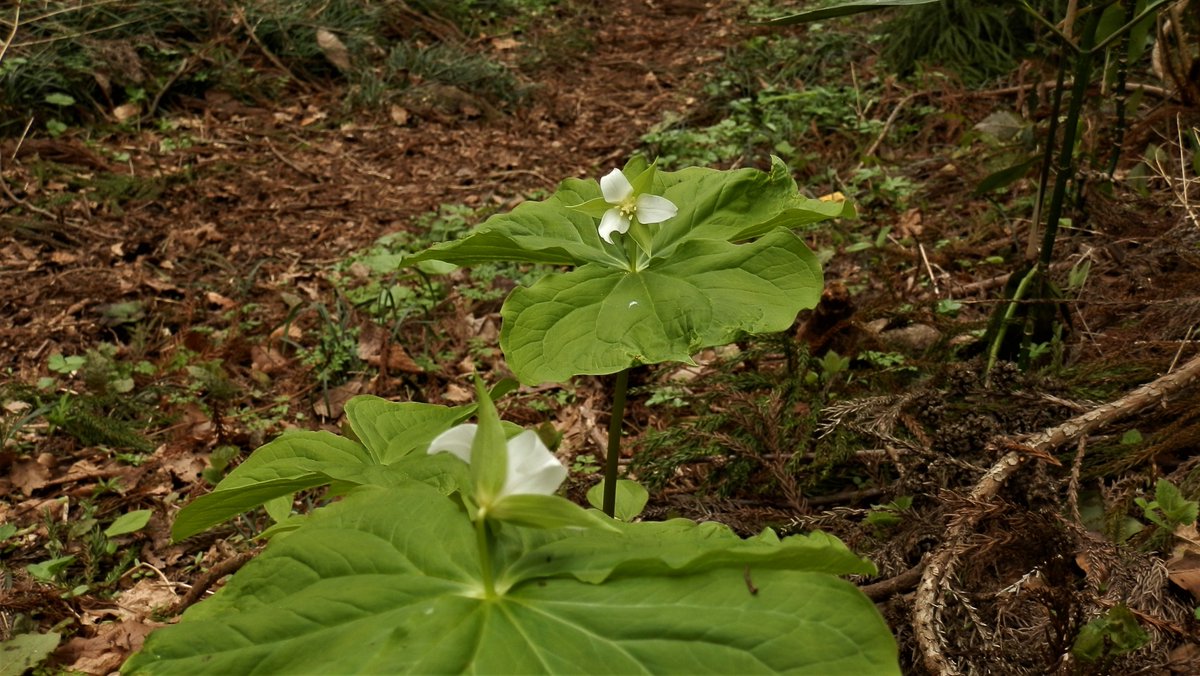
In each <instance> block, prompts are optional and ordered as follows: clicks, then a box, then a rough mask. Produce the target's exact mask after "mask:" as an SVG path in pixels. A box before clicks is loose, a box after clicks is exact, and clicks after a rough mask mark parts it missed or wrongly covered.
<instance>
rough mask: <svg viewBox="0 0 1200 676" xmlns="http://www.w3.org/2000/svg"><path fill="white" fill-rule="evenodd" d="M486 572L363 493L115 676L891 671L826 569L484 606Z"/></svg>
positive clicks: (880, 636)
mask: <svg viewBox="0 0 1200 676" xmlns="http://www.w3.org/2000/svg"><path fill="white" fill-rule="evenodd" d="M506 529H507V527H506V528H505V529H501V531H500V532H499V533H498V535H497V537H501V538H504V537H506V536H505V530H506ZM516 530H520V529H516ZM538 532H539V533H543V534H544V533H547V532H546V531H538ZM585 532H586V533H588V534H591V533H594V531H585ZM521 541H522V538H520V537H516V538H515V539H513V540H512V541H511V542H510V543H509V548H510V549H511V548H512V546H515V545H514V544H513V543H516V544H517V545H519V543H520V542H521ZM503 548H504V547H500V549H503ZM479 565H480V564H479V557H478V553H477V549H476V543H475V533H474V529H473V528H472V527H471V524H470V522H469V521H468V519H467V517H466V515H465V514H463V512H462V511H461V509H460V508H459V507H457V506H456V505H455V504H454V503H453V502H452V501H451V500H450V499H448V498H446V497H444V496H442V495H440V494H438V493H437V491H435V490H434V489H432V488H430V487H428V486H424V485H421V484H415V483H411V484H407V485H404V486H400V487H395V488H374V487H371V488H364V489H360V490H358V491H355V492H354V493H352V494H350V495H349V496H347V498H346V499H345V500H343V501H342V502H340V503H337V504H335V505H331V506H330V507H328V508H324V509H322V510H321V511H319V512H318V513H316V514H314V515H313V516H311V517H309V519H308V520H307V521H306V522H305V523H304V524H303V525H302V526H300V528H298V529H297V530H295V531H294V532H293V533H292V534H291V535H289V536H288V537H287V538H284V539H281V540H275V541H272V543H271V544H270V545H269V546H268V548H267V550H266V551H265V552H264V553H263V554H262V555H261V556H260V557H259V558H257V559H256V560H254V561H251V562H250V563H249V564H247V565H246V566H245V567H244V568H243V569H242V570H240V571H239V572H238V573H237V574H235V575H234V577H233V578H232V579H231V581H230V582H229V583H228V584H227V585H226V586H225V587H224V588H223V589H222V590H221V591H220V592H218V593H217V594H216V595H215V596H214V597H213V598H211V599H209V600H207V601H205V602H203V603H200V604H198V605H196V606H193V607H192V608H190V609H189V610H188V611H187V612H186V613H185V614H184V615H183V618H182V620H181V621H180V623H179V624H177V625H174V626H169V627H165V628H163V629H161V630H159V631H157V632H155V633H154V634H152V635H151V636H150V637H149V638H148V639H147V640H146V643H145V645H144V647H143V649H142V651H141V652H139V653H138V654H136V655H134V656H133V657H132V658H130V660H129V661H128V662H127V663H126V664H125V665H124V667H123V669H122V671H123V673H126V674H228V673H289V674H300V673H367V672H370V673H380V672H385V673H398V674H399V673H422V674H426V673H481V674H482V673H497V674H508V673H600V672H603V673H643V674H652V673H653V674H657V673H688V674H698V673H739V674H742V673H745V674H752V673H822V674H865V673H870V674H881V673H882V674H892V673H899V671H898V660H897V649H896V644H895V641H894V640H893V638H892V636H891V634H890V632H889V631H888V629H887V626H886V624H885V623H884V622H883V619H882V618H881V617H880V616H879V613H878V611H876V609H875V607H874V605H873V604H872V603H871V602H870V600H869V599H867V598H866V597H865V596H864V595H863V594H862V593H861V592H859V591H858V590H857V589H855V588H854V587H853V585H850V584H849V583H847V582H845V581H843V580H840V579H838V578H836V577H834V576H832V575H828V574H825V573H817V572H808V571H792V570H770V569H763V570H759V569H757V568H753V569H744V568H743V569H737V568H721V569H716V570H710V571H705V572H696V573H694V574H689V575H678V576H672V577H666V578H663V577H653V576H643V577H637V576H629V577H622V578H620V579H614V580H611V581H609V582H607V583H605V584H603V585H593V584H589V583H586V582H582V581H580V580H577V579H572V578H545V579H531V580H527V581H524V582H523V583H521V584H519V585H517V586H515V587H513V588H510V589H508V590H507V592H506V593H505V594H503V595H501V596H499V597H496V598H492V599H486V598H484V595H483V593H482V584H481V582H480V581H479V578H480V575H479Z"/></svg>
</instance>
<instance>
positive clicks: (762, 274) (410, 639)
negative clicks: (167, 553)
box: [123, 160, 898, 674]
mask: <svg viewBox="0 0 1200 676" xmlns="http://www.w3.org/2000/svg"><path fill="white" fill-rule="evenodd" d="M847 209H848V208H847V207H846V206H844V205H842V204H836V203H833V204H830V203H824V202H820V201H817V200H809V199H805V198H803V197H800V196H799V195H798V193H797V191H796V186H795V183H794V182H793V181H792V179H791V176H790V173H789V172H788V171H787V169H786V168H785V167H783V166H782V164H781V163H780V162H778V161H776V162H775V163H774V164H773V166H772V168H771V171H770V172H760V171H756V170H752V169H750V170H739V171H734V172H720V171H713V170H705V169H692V170H684V171H680V172H673V173H672V172H657V171H656V170H655V168H654V166H653V165H649V164H647V163H646V162H644V161H640V160H634V161H632V162H631V163H630V164H628V165H627V166H626V167H625V169H624V170H614V171H612V172H611V173H609V174H608V175H606V176H605V177H603V178H602V179H601V180H600V181H599V182H596V181H582V180H568V181H564V182H563V184H562V185H560V187H559V189H558V191H557V192H556V193H555V194H554V195H553V196H551V197H550V198H549V199H547V200H545V201H543V202H537V203H527V204H525V205H522V206H520V207H518V208H517V209H515V210H514V211H513V212H512V213H511V214H504V215H500V216H497V217H493V218H492V219H489V221H488V222H487V223H485V224H484V225H483V226H482V227H481V228H480V229H478V230H477V231H476V232H474V233H472V234H470V235H468V236H467V237H465V238H464V239H461V240H458V241H456V242H450V243H447V244H444V245H438V246H436V247H433V248H432V249H430V250H427V251H426V252H423V253H421V254H418V255H417V256H413V257H410V259H408V262H409V263H412V264H418V263H422V262H427V261H439V260H440V261H444V262H448V263H454V264H472V263H478V262H483V261H495V260H521V261H528V262H538V263H551V264H555V265H563V266H573V267H574V269H573V270H570V271H568V272H553V273H550V274H547V275H546V276H545V277H543V278H542V279H541V280H540V281H538V282H536V283H535V284H533V285H532V286H530V287H527V288H520V289H517V290H516V291H514V292H513V293H512V294H511V295H510V296H509V298H508V300H507V301H506V303H505V305H504V309H503V311H502V315H503V317H504V325H503V329H502V331H501V347H502V348H503V349H504V351H505V354H506V357H507V359H508V361H509V364H510V366H511V367H512V368H513V370H514V372H515V373H516V374H517V376H518V378H520V379H521V380H522V381H524V382H527V383H536V382H544V381H546V380H559V379H565V378H569V377H571V376H573V375H580V374H604V373H613V372H620V373H622V374H626V375H627V373H628V369H629V368H630V367H632V366H634V365H636V364H639V363H653V362H660V361H690V360H691V355H692V354H694V353H695V352H696V351H697V350H699V349H700V348H702V347H706V346H710V345H718V344H723V343H726V342H729V341H730V340H733V339H734V338H736V337H737V336H739V335H741V334H742V333H752V332H761V331H770V330H782V329H784V328H786V327H787V326H788V325H790V323H791V322H792V321H793V319H794V318H795V315H796V312H797V311H798V310H799V309H800V308H803V307H810V306H811V305H812V304H814V303H815V302H816V299H817V296H818V295H819V293H820V289H821V273H820V268H819V265H818V264H817V261H816V258H815V256H813V254H812V252H811V251H810V250H809V249H808V247H806V246H805V245H804V243H803V241H802V240H801V239H800V238H799V237H798V236H797V235H796V234H794V232H793V230H792V229H793V228H796V227H801V226H804V225H807V224H810V223H814V222H817V221H820V220H824V219H827V218H831V217H833V216H837V215H842V214H844V213H846V211H847ZM619 382H622V383H624V382H625V380H624V378H622V379H620V381H619ZM515 385H516V384H515V383H514V382H512V381H507V382H505V383H502V384H501V385H498V386H497V387H496V388H495V389H493V390H492V391H491V392H487V391H486V390H485V389H484V387H483V385H482V382H480V381H478V380H477V381H476V389H477V394H478V397H477V403H476V404H475V405H472V406H460V407H454V408H450V407H444V406H435V405H431V404H421V403H393V402H388V401H385V400H383V399H379V398H377V397H356V398H355V399H352V400H351V401H350V402H349V403H348V404H347V405H346V418H347V421H348V424H349V429H348V430H347V436H339V435H335V434H331V433H328V432H292V433H289V434H285V435H283V436H281V437H280V438H278V439H276V440H275V441H272V442H271V443H269V444H267V445H265V446H263V447H262V448H260V449H258V450H257V451H255V452H254V453H253V454H252V455H251V456H250V457H249V458H248V459H247V460H246V462H244V463H243V464H241V465H240V466H238V467H237V468H235V469H234V470H233V471H232V472H231V473H230V474H229V475H228V476H227V477H226V478H225V479H224V480H222V481H221V482H220V483H219V484H218V485H217V487H216V488H215V489H214V490H213V492H212V493H210V494H208V495H206V496H203V497H201V498H199V499H197V500H195V501H194V502H192V503H191V504H189V505H187V506H186V507H185V508H184V509H183V510H182V511H181V512H180V514H179V516H178V518H177V519H176V521H175V524H174V526H173V529H172V535H173V536H174V537H175V538H176V539H180V538H184V537H188V536H190V535H192V534H195V533H197V532H200V531H202V530H204V529H206V528H208V527H211V526H213V525H215V524H217V523H220V522H221V521H223V520H225V519H228V518H231V517H233V516H235V515H237V514H240V513H243V512H245V511H247V510H250V509H253V508H255V507H258V506H265V507H266V508H267V511H268V513H270V514H271V515H272V516H273V517H274V518H275V519H276V521H277V522H278V523H277V524H276V526H274V527H273V528H271V529H269V530H268V532H267V533H266V535H267V536H268V537H271V538H272V540H271V542H270V544H269V545H268V547H267V548H266V550H265V551H264V552H263V554H262V555H261V556H259V557H258V558H257V559H256V560H254V561H252V562H250V563H249V564H247V565H246V566H245V567H244V568H243V569H242V570H240V571H239V572H238V573H237V574H235V575H234V576H233V578H232V579H231V581H230V582H229V583H228V585H227V586H226V587H225V588H223V589H222V590H221V591H220V592H218V593H217V594H216V595H215V596H214V597H213V598H212V599H210V600H207V601H205V602H203V603H201V604H199V605H197V606H195V607H193V608H191V609H189V610H188V611H187V612H186V613H185V614H184V615H183V617H182V618H181V621H180V622H179V623H178V624H177V625H175V626H172V627H167V628H165V629H163V630H160V631H158V632H156V633H154V634H153V635H151V636H150V637H149V638H148V639H147V641H146V644H145V646H144V648H143V650H142V651H141V652H140V653H138V654H137V655H134V656H133V657H132V658H130V660H129V661H128V662H127V663H126V664H125V666H124V668H123V671H124V672H125V673H129V674H143V673H145V674H160V673H162V674H165V673H188V674H192V673H222V674H223V673H361V672H370V673H376V672H386V673H455V672H470V673H502V674H507V673H689V674H692V673H736V674H749V673H777V672H793V673H820V674H875V673H885V674H890V673H898V657H897V649H896V644H895V640H894V639H893V637H892V635H891V633H890V632H889V631H888V628H887V626H886V624H885V623H884V621H883V619H882V618H881V617H880V615H879V613H878V611H877V610H876V609H875V606H874V605H873V604H872V603H871V601H870V600H869V599H867V597H866V596H864V595H863V594H862V593H861V592H860V591H859V590H858V589H857V588H856V587H854V585H852V584H850V583H849V582H847V581H845V580H842V579H840V578H839V577H838V576H840V575H849V574H858V575H871V574H874V573H875V567H874V566H873V565H872V564H871V563H870V562H869V561H866V560H864V559H861V558H860V557H858V556H856V555H855V554H854V553H853V552H851V551H850V550H849V549H848V548H847V547H846V546H845V545H844V544H843V543H842V542H840V541H839V540H837V539H836V538H833V537H831V536H828V535H825V534H823V533H812V534H808V535H793V536H790V537H786V538H780V537H778V536H777V535H776V534H775V533H774V532H773V531H772V530H770V529H767V530H764V531H763V532H762V533H760V534H759V535H757V536H755V537H752V538H748V539H743V538H741V537H739V536H738V535H736V534H735V533H733V532H732V531H731V530H730V529H729V528H727V527H725V526H723V525H720V524H716V523H695V522H693V521H689V520H686V519H673V520H670V521H666V522H661V523H647V522H635V521H633V519H634V518H635V517H636V516H637V514H638V512H639V511H640V510H641V508H642V506H644V505H645V502H646V492H645V490H644V489H641V487H639V486H637V485H636V484H634V483H633V482H629V481H624V482H620V483H618V482H616V481H615V472H613V473H611V474H610V476H609V477H608V480H606V483H605V486H604V488H605V498H604V505H605V512H604V513H602V512H599V511H597V510H594V509H585V508H583V507H580V506H578V505H576V504H574V503H572V502H570V501H569V500H566V499H565V498H563V497H560V496H558V495H557V494H556V493H557V492H558V490H559V488H560V485H561V484H562V482H563V480H564V479H565V478H566V476H567V471H566V469H565V467H563V466H562V464H561V463H560V462H559V461H558V459H557V458H555V456H554V455H553V454H552V453H551V452H550V451H549V450H548V449H547V448H546V446H545V445H544V444H543V443H542V441H541V440H540V438H539V437H538V436H537V434H535V433H534V432H532V431H523V430H521V429H519V428H517V427H516V426H513V425H509V424H505V423H502V422H501V421H500V419H499V416H498V415H497V413H496V409H495V405H494V403H493V399H494V398H495V397H498V396H501V395H502V394H503V393H504V392H505V391H506V390H508V389H511V387H513V386H515ZM619 395H620V398H621V400H622V401H623V398H624V385H622V386H621V388H619ZM472 415H475V416H476V418H477V423H466V422H465V421H466V420H467V419H468V418H469V417H470V416H472ZM619 419H620V414H619V413H618V412H614V420H615V421H616V423H618V424H619ZM618 430H619V428H618ZM617 436H619V435H617ZM616 450H617V449H616V448H615V447H612V446H610V449H609V455H610V459H611V458H615V457H616V455H617V453H616ZM611 464H612V463H610V465H611ZM326 485H327V486H329V491H330V495H332V496H335V497H340V499H338V500H337V501H335V502H333V503H331V504H328V505H326V506H323V507H320V508H318V509H317V510H315V511H314V512H313V513H311V514H309V515H301V516H292V515H291V514H290V511H291V504H292V497H293V495H294V493H295V491H299V490H304V489H310V488H316V487H319V486H326ZM618 488H620V489H621V490H618ZM590 497H591V496H590ZM591 499H593V500H594V497H591ZM614 502H616V503H618V504H615V505H614V504H613V503H614ZM606 513H607V515H606ZM612 514H616V515H618V516H619V517H620V518H619V519H618V518H613V517H612V516H609V515H612Z"/></svg>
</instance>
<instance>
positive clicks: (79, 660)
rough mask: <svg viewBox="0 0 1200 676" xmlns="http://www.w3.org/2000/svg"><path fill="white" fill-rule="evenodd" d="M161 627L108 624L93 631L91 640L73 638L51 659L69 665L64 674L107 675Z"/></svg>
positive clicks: (121, 623)
mask: <svg viewBox="0 0 1200 676" xmlns="http://www.w3.org/2000/svg"><path fill="white" fill-rule="evenodd" d="M161 626H162V625H161V624H144V623H142V622H112V623H109V624H102V625H99V626H97V627H96V635H95V636H93V637H91V638H78V637H77V638H73V639H71V640H69V641H67V642H66V643H64V644H63V645H61V646H59V648H58V650H56V651H55V652H54V654H55V656H56V657H57V658H58V659H60V660H62V661H63V662H70V663H71V666H70V667H69V668H68V671H78V672H83V673H85V674H109V673H112V672H114V671H116V670H117V669H119V668H120V667H121V664H122V663H123V662H124V661H125V659H126V658H128V657H129V656H130V655H131V654H133V653H134V652H135V651H137V650H140V649H141V647H142V643H143V642H145V640H146V636H147V635H148V634H149V633H150V632H152V631H154V630H155V629H157V628H159V627H161Z"/></svg>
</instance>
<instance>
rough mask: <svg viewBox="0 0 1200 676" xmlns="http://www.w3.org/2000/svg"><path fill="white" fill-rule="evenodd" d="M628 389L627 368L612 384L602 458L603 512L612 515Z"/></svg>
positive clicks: (615, 503) (615, 499)
mask: <svg viewBox="0 0 1200 676" xmlns="http://www.w3.org/2000/svg"><path fill="white" fill-rule="evenodd" d="M628 389H629V369H628V368H627V369H624V370H623V371H621V372H620V373H618V374H617V381H616V382H615V383H614V384H613V405H612V415H611V416H610V417H609V420H608V454H607V455H606V456H605V458H604V501H603V503H602V508H603V510H604V513H605V514H607V515H609V516H613V514H614V513H615V512H616V509H617V467H618V463H619V462H620V460H621V421H622V419H623V418H624V417H625V393H626V391H627V390H628Z"/></svg>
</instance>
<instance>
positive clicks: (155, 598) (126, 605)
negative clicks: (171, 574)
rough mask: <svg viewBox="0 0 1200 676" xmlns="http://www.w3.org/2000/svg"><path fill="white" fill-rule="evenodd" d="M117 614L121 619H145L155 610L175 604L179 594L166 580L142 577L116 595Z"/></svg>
mask: <svg viewBox="0 0 1200 676" xmlns="http://www.w3.org/2000/svg"><path fill="white" fill-rule="evenodd" d="M116 600H117V608H118V609H117V615H118V616H119V617H120V618H121V619H122V620H137V621H141V620H145V619H147V618H149V617H151V615H152V614H153V613H154V611H155V610H157V609H161V608H166V607H169V606H173V605H175V603H176V602H177V601H179V594H176V593H175V586H174V585H172V584H171V583H170V582H167V581H166V580H160V579H157V578H142V579H141V580H138V581H137V584H135V585H133V586H132V587H130V588H129V589H126V590H125V591H123V592H121V593H120V594H119V595H118V596H117V599H116Z"/></svg>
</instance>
